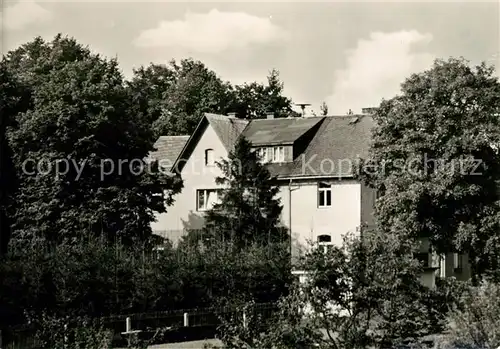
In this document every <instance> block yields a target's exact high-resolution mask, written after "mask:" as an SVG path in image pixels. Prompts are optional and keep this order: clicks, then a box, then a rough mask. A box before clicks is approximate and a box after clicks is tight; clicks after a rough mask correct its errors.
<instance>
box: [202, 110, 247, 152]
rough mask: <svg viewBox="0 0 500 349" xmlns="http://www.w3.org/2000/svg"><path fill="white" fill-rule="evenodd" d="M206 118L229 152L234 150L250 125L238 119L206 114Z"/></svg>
mask: <svg viewBox="0 0 500 349" xmlns="http://www.w3.org/2000/svg"><path fill="white" fill-rule="evenodd" d="M205 117H206V118H207V120H208V122H209V123H210V125H211V126H212V128H213V129H214V131H215V133H216V134H217V136H218V137H219V139H220V141H221V142H222V144H223V145H224V148H226V150H227V151H228V152H230V151H231V150H232V149H233V146H234V145H235V144H236V140H237V139H238V137H239V136H240V135H241V133H242V132H243V130H244V129H245V127H247V125H248V123H249V121H248V120H243V119H236V118H232V117H229V116H225V115H217V114H209V113H206V114H205Z"/></svg>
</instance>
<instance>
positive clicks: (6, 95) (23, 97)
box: [0, 63, 28, 256]
mask: <svg viewBox="0 0 500 349" xmlns="http://www.w3.org/2000/svg"><path fill="white" fill-rule="evenodd" d="M27 97H28V96H27V91H26V89H25V88H23V86H22V85H21V84H20V83H19V82H18V81H17V80H16V79H15V77H14V76H13V75H12V74H10V72H9V71H8V70H7V69H6V67H5V65H4V64H3V63H0V256H2V255H4V254H5V253H6V252H7V246H8V243H9V240H10V237H11V224H12V217H11V214H12V212H10V210H9V207H10V206H12V203H13V199H14V197H15V190H16V186H17V185H16V182H17V181H16V173H15V169H14V164H13V160H12V149H11V147H10V144H9V142H8V137H7V128H8V127H10V126H12V124H13V122H14V118H15V115H16V114H17V113H19V112H21V111H23V109H25V108H26V107H27V105H26V103H27V102H28V98H27Z"/></svg>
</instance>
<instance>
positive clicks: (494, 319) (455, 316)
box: [444, 281, 500, 348]
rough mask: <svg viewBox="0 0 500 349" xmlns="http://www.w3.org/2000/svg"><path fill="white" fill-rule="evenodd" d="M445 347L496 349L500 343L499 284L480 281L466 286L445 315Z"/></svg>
mask: <svg viewBox="0 0 500 349" xmlns="http://www.w3.org/2000/svg"><path fill="white" fill-rule="evenodd" d="M448 332H449V333H448V335H447V336H446V338H445V340H444V346H445V347H448V348H498V347H499V346H500V285H499V284H497V283H494V282H491V281H483V282H482V283H481V284H480V285H479V286H476V287H474V286H470V285H469V287H467V289H466V290H465V292H463V295H462V297H461V299H460V301H459V303H458V304H457V306H456V307H455V309H454V310H453V311H452V312H450V315H449V317H448Z"/></svg>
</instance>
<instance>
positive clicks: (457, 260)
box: [453, 252, 464, 271]
mask: <svg viewBox="0 0 500 349" xmlns="http://www.w3.org/2000/svg"><path fill="white" fill-rule="evenodd" d="M463 267H464V260H463V255H462V254H460V253H458V252H455V253H453V269H455V271H461V270H462V269H463Z"/></svg>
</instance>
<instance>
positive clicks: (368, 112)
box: [361, 107, 378, 114]
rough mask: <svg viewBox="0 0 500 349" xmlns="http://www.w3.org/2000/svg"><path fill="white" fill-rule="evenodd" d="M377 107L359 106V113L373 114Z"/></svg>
mask: <svg viewBox="0 0 500 349" xmlns="http://www.w3.org/2000/svg"><path fill="white" fill-rule="evenodd" d="M377 109H378V108H376V107H367V108H361V113H362V114H375V112H376V111H377Z"/></svg>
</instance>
